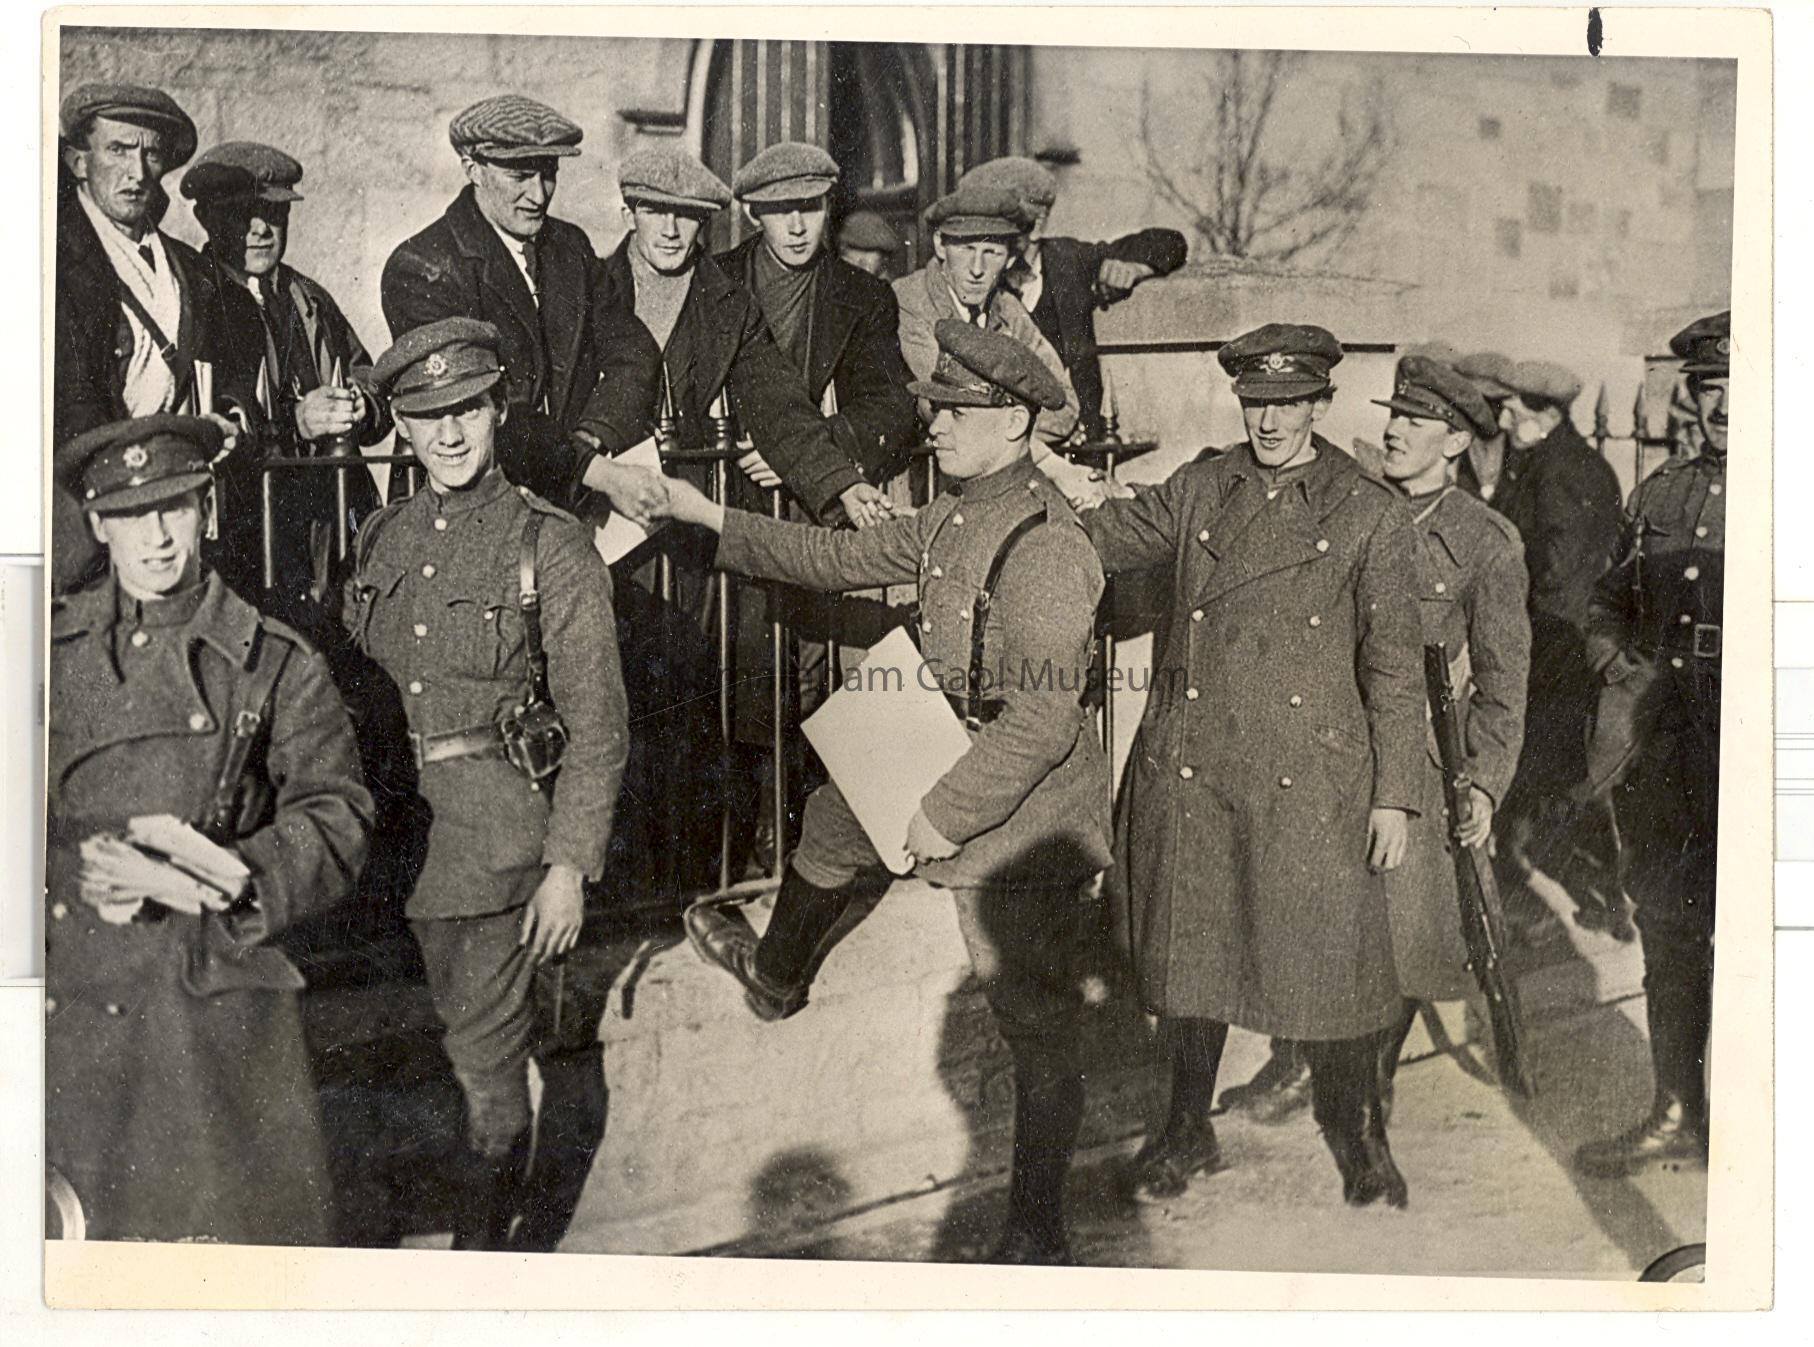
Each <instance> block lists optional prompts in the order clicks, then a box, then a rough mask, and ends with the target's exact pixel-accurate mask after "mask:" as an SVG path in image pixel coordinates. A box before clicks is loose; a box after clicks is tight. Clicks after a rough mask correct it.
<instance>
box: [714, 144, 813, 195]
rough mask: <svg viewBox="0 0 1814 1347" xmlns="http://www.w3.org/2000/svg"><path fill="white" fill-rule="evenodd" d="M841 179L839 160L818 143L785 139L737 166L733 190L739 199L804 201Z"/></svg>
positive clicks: (732, 181)
mask: <svg viewBox="0 0 1814 1347" xmlns="http://www.w3.org/2000/svg"><path fill="white" fill-rule="evenodd" d="M837 180H838V161H837V160H836V159H833V158H832V157H831V156H830V155H829V154H827V153H825V151H824V150H822V149H820V148H819V147H818V146H817V145H808V144H806V143H805V142H804V141H798V140H784V141H781V142H780V143H779V144H776V145H770V146H769V147H768V148H767V149H766V150H764V151H762V153H761V154H759V155H757V156H756V157H755V158H754V159H752V160H750V161H749V163H747V164H745V165H744V166H743V167H742V168H740V169H738V170H737V175H736V177H734V178H732V179H731V192H732V193H733V194H734V195H735V196H736V198H737V199H738V200H739V201H805V200H809V199H811V198H813V197H819V196H824V195H825V194H826V193H827V192H829V191H830V190H831V188H832V184H833V183H835V182H837Z"/></svg>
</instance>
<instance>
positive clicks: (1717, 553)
mask: <svg viewBox="0 0 1814 1347" xmlns="http://www.w3.org/2000/svg"><path fill="white" fill-rule="evenodd" d="M1670 349H1671V350H1672V351H1674V353H1675V354H1676V355H1677V356H1678V357H1680V358H1681V360H1682V362H1683V364H1682V368H1683V371H1684V372H1685V373H1686V374H1687V375H1688V378H1689V385H1690V390H1691V392H1692V393H1693V395H1694V400H1695V406H1696V408H1697V409H1698V412H1699V416H1700V427H1701V434H1702V436H1703V438H1704V448H1703V449H1702V452H1700V453H1699V454H1697V455H1695V457H1693V458H1690V459H1672V460H1670V461H1669V462H1666V463H1664V464H1663V465H1662V466H1661V467H1659V468H1658V469H1657V470H1656V471H1655V472H1653V473H1651V475H1650V476H1649V477H1647V478H1645V479H1644V480H1643V481H1642V482H1641V483H1639V484H1638V488H1637V490H1636V491H1634V492H1633V493H1632V497H1631V504H1630V507H1629V509H1628V510H1627V511H1626V517H1625V537H1624V544H1623V552H1622V560H1621V561H1620V562H1619V564H1618V565H1617V566H1615V567H1614V568H1613V569H1612V570H1610V571H1608V572H1607V573H1606V575H1605V576H1604V577H1602V579H1601V581H1600V584H1599V586H1598V587H1597V588H1596V590H1595V591H1594V597H1593V605H1592V608H1591V609H1590V613H1589V620H1588V651H1589V657H1590V659H1591V660H1592V661H1593V664H1594V667H1595V668H1597V669H1598V670H1599V675H1600V679H1601V682H1602V684H1603V687H1602V689H1601V692H1600V712H1599V717H1598V720H1597V722H1596V725H1595V731H1594V743H1593V746H1592V748H1591V750H1590V754H1589V760H1590V762H1591V763H1592V764H1594V768H1595V773H1596V778H1597V780H1596V782H1595V784H1597V782H1598V781H1605V782H1606V783H1608V785H1609V786H1616V787H1617V789H1616V790H1615V791H1614V799H1615V800H1616V802H1617V810H1618V820H1619V826H1620V828H1621V830H1622V832H1623V834H1624V837H1625V840H1626V843H1627V848H1628V852H1629V860H1628V863H1627V867H1626V887H1627V889H1628V890H1629V892H1630V894H1631V896H1632V898H1633V899H1634V900H1635V901H1636V903H1637V925H1638V930H1639V932H1640V934H1641V936H1642V939H1643V945H1644V992H1645V1006H1646V1014H1647V1017H1648V1020H1649V1027H1650V1061H1651V1069H1652V1072H1653V1074H1654V1078H1655V1092H1654V1095H1653V1097H1652V1101H1651V1107H1650V1111H1649V1112H1648V1113H1647V1114H1646V1115H1645V1117H1644V1118H1643V1119H1642V1120H1641V1121H1640V1122H1638V1124H1637V1125H1636V1126H1634V1127H1632V1128H1631V1129H1629V1130H1628V1131H1626V1132H1623V1133H1621V1134H1620V1135H1618V1136H1616V1137H1613V1138H1611V1139H1609V1140H1606V1141H1600V1142H1595V1143H1593V1144H1591V1145H1588V1146H1585V1147H1583V1148H1582V1150H1581V1152H1580V1154H1579V1156H1578V1163H1579V1165H1580V1167H1581V1168H1582V1169H1583V1170H1585V1171H1586V1172H1588V1173H1590V1174H1594V1175H1597V1176H1600V1177H1617V1176H1622V1175H1627V1174H1633V1173H1636V1172H1638V1171H1640V1170H1642V1169H1646V1168H1648V1167H1650V1166H1651V1165H1654V1164H1657V1163H1659V1162H1662V1161H1676V1160H1691V1161H1692V1160H1705V1158H1706V1154H1707V1093H1706V1084H1705V1074H1704V1073H1705V1071H1706V1053H1707V1039H1708V1032H1709V1029H1710V1027H1711V1024H1712V1015H1713V899H1714V862H1715V858H1716V843H1717V840H1718V832H1719V780H1720V652H1721V644H1722V642H1721V621H1722V617H1721V615H1722V611H1723V609H1722V603H1723V594H1724V589H1725V549H1726V418H1727V392H1726V390H1727V379H1728V376H1729V374H1730V371H1731V360H1732V315H1731V313H1730V312H1729V311H1728V312H1725V313H1718V314H1714V315H1712V316H1711V317H1707V318H1702V319H1699V320H1698V321H1696V322H1694V323H1691V324H1689V325H1688V326H1687V327H1686V328H1684V329H1683V330H1682V331H1681V332H1678V333H1677V334H1676V336H1675V337H1674V339H1673V340H1672V341H1671V342H1670Z"/></svg>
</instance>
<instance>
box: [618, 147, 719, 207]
mask: <svg viewBox="0 0 1814 1347" xmlns="http://www.w3.org/2000/svg"><path fill="white" fill-rule="evenodd" d="M617 186H618V190H619V191H621V192H622V193H623V197H624V204H625V205H626V206H634V205H635V204H636V203H637V202H639V201H640V202H645V203H647V204H649V205H652V206H673V207H675V208H676V209H678V210H691V211H701V212H708V213H709V212H711V211H715V210H723V209H724V208H725V207H726V206H728V205H730V204H731V189H730V188H728V187H726V186H725V185H724V180H723V179H722V178H720V177H719V176H718V175H717V174H716V173H714V172H712V170H711V169H709V168H707V167H706V166H705V165H704V164H702V163H700V162H699V161H698V160H697V159H695V158H694V157H693V156H692V155H690V154H687V153H686V152H685V151H683V150H676V149H673V148H671V147H669V146H666V145H645V146H643V148H641V149H640V150H632V151H631V152H630V153H629V154H627V155H625V156H624V161H623V163H622V164H621V165H620V166H619V168H618V170H617Z"/></svg>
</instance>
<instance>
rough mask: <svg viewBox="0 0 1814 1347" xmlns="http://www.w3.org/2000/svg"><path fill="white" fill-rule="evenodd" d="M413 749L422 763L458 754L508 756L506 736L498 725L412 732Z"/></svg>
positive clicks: (411, 742)
mask: <svg viewBox="0 0 1814 1347" xmlns="http://www.w3.org/2000/svg"><path fill="white" fill-rule="evenodd" d="M409 751H410V753H411V755H412V756H413V757H414V758H415V760H416V766H418V767H426V766H428V764H429V763H431V762H451V761H453V760H454V759H455V758H484V757H492V756H496V757H500V758H501V757H503V756H504V736H503V735H502V734H501V733H500V732H499V730H498V727H497V726H496V725H474V726H473V727H472V728H470V729H465V730H449V731H448V732H447V733H445V734H411V735H410V736H409Z"/></svg>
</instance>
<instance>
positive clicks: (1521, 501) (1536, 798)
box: [1493, 420, 1619, 811]
mask: <svg viewBox="0 0 1814 1347" xmlns="http://www.w3.org/2000/svg"><path fill="white" fill-rule="evenodd" d="M1493 508H1494V509H1495V510H1497V511H1498V512H1499V513H1500V514H1502V515H1504V516H1505V517H1506V518H1507V519H1508V520H1510V521H1511V523H1512V527H1514V528H1516V529H1517V530H1518V536H1519V537H1520V538H1521V539H1523V541H1524V562H1525V566H1526V567H1527V568H1528V570H1529V571H1530V579H1531V599H1530V614H1531V676H1530V710H1529V716H1528V719H1529V725H1528V729H1529V734H1528V736H1527V737H1526V741H1525V742H1526V750H1525V754H1524V761H1523V762H1522V763H1521V764H1520V767H1519V772H1518V781H1517V792H1516V793H1517V795H1518V796H1519V797H1521V798H1520V800H1519V802H1518V804H1517V806H1516V807H1517V808H1518V809H1519V810H1520V811H1523V810H1526V809H1534V808H1543V807H1547V806H1548V805H1549V804H1550V802H1552V801H1554V800H1557V799H1559V798H1560V797H1562V796H1563V795H1564V794H1565V793H1566V792H1567V791H1569V790H1570V789H1572V788H1573V787H1574V786H1575V785H1577V784H1578V783H1579V782H1580V781H1581V780H1582V779H1583V778H1584V777H1585V775H1586V747H1585V745H1586V735H1587V718H1588V716H1589V715H1590V714H1591V712H1592V696H1593V684H1592V674H1591V671H1590V670H1589V668H1588V663H1587V652H1586V645H1585V632H1586V627H1587V607H1588V601H1589V599H1590V598H1591V597H1592V595H1593V590H1594V584H1595V582H1596V581H1598V580H1599V578H1600V576H1601V575H1602V574H1603V573H1604V572H1605V570H1606V568H1607V567H1608V566H1609V565H1610V564H1611V563H1612V561H1613V554H1614V552H1615V551H1616V550H1617V547H1618V541H1619V480H1618V478H1617V477H1616V476H1615V475H1614V473H1613V470H1612V468H1611V467H1610V466H1609V465H1608V464H1607V462H1606V460H1605V459H1604V458H1602V457H1601V456H1600V455H1599V454H1597V453H1595V452H1594V450H1593V449H1592V447H1590V446H1589V445H1588V443H1587V441H1585V440H1583V439H1582V438H1581V435H1580V433H1579V432H1578V431H1576V429H1575V428H1574V426H1573V425H1572V424H1571V423H1570V422H1569V421H1567V420H1564V421H1563V422H1562V423H1561V424H1560V425H1558V426H1557V427H1556V428H1555V430H1553V431H1551V432H1550V434H1549V435H1548V436H1546V437H1545V438H1544V439H1543V440H1542V441H1540V442H1539V443H1537V444H1535V445H1533V446H1531V447H1530V448H1528V449H1512V448H1508V449H1507V450H1506V454H1505V467H1504V469H1503V470H1502V472H1501V473H1500V477H1499V485H1498V487H1497V489H1496V490H1495V491H1494V492H1493Z"/></svg>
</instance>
